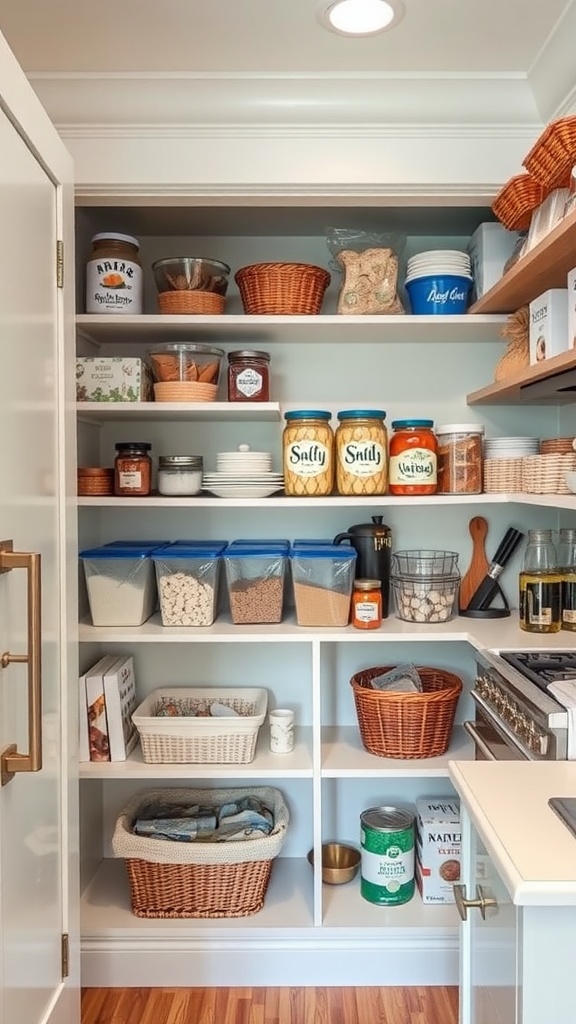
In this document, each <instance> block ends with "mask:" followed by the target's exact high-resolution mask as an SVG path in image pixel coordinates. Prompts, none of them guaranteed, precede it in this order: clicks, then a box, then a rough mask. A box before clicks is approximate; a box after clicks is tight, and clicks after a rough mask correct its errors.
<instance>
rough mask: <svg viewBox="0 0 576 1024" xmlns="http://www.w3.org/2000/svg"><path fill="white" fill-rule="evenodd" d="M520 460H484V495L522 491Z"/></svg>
mask: <svg viewBox="0 0 576 1024" xmlns="http://www.w3.org/2000/svg"><path fill="white" fill-rule="evenodd" d="M522 461H523V460H522V458H517V459H484V467H483V475H484V491H485V493H486V494H490V493H492V494H501V493H504V492H506V491H509V492H511V493H513V494H519V493H520V492H521V491H522Z"/></svg>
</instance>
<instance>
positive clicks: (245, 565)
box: [223, 541, 289, 625]
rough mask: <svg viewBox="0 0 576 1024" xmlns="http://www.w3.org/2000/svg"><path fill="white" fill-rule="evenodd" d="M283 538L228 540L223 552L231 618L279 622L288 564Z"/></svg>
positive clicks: (249, 621) (238, 620)
mask: <svg viewBox="0 0 576 1024" xmlns="http://www.w3.org/2000/svg"><path fill="white" fill-rule="evenodd" d="M288 554H289V545H288V546H287V542H286V541H278V542H273V541H271V542H269V543H266V542H258V541H256V542H254V541H250V542H249V543H246V544H244V543H239V542H238V541H234V542H233V543H232V544H229V545H228V547H227V548H226V551H225V552H224V556H223V558H224V565H225V566H226V580H227V583H228V597H229V600H230V614H231V616H232V622H234V623H236V624H238V625H239V624H248V623H268V622H281V621H282V609H283V605H284V580H285V576H286V567H287V565H288Z"/></svg>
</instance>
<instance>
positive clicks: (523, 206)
mask: <svg viewBox="0 0 576 1024" xmlns="http://www.w3.org/2000/svg"><path fill="white" fill-rule="evenodd" d="M549 192H550V189H549V188H546V186H544V185H543V184H542V182H541V181H537V180H536V178H533V177H532V175H530V174H517V175H515V177H513V178H510V180H509V181H507V182H506V184H505V185H503V187H502V188H501V189H500V191H499V193H498V195H497V196H496V198H495V200H494V202H493V203H492V210H493V212H494V214H495V215H496V217H498V220H499V221H500V223H501V224H503V225H504V227H505V228H508V230H509V231H527V230H528V228H529V227H530V221H531V219H532V213H533V212H534V210H535V209H536V207H537V206H540V203H542V202H543V201H544V199H545V198H546V196H547V195H548V193H549Z"/></svg>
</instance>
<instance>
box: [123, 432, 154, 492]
mask: <svg viewBox="0 0 576 1024" xmlns="http://www.w3.org/2000/svg"><path fill="white" fill-rule="evenodd" d="M151 448H152V445H151V444H148V443H146V442H143V441H119V442H118V444H117V445H116V458H115V459H114V494H116V495H118V496H120V497H128V498H141V497H145V496H146V495H148V494H150V487H151V482H152V459H151V458H150V455H149V452H150V449H151Z"/></svg>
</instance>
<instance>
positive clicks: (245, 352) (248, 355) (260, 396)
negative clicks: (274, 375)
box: [228, 348, 270, 402]
mask: <svg viewBox="0 0 576 1024" xmlns="http://www.w3.org/2000/svg"><path fill="white" fill-rule="evenodd" d="M269 368H270V355H269V353H268V352H260V351H257V350H256V349H249V348H245V349H239V350H238V351H237V352H229V353H228V401H229V402H268V401H269V400H270V372H269Z"/></svg>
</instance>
